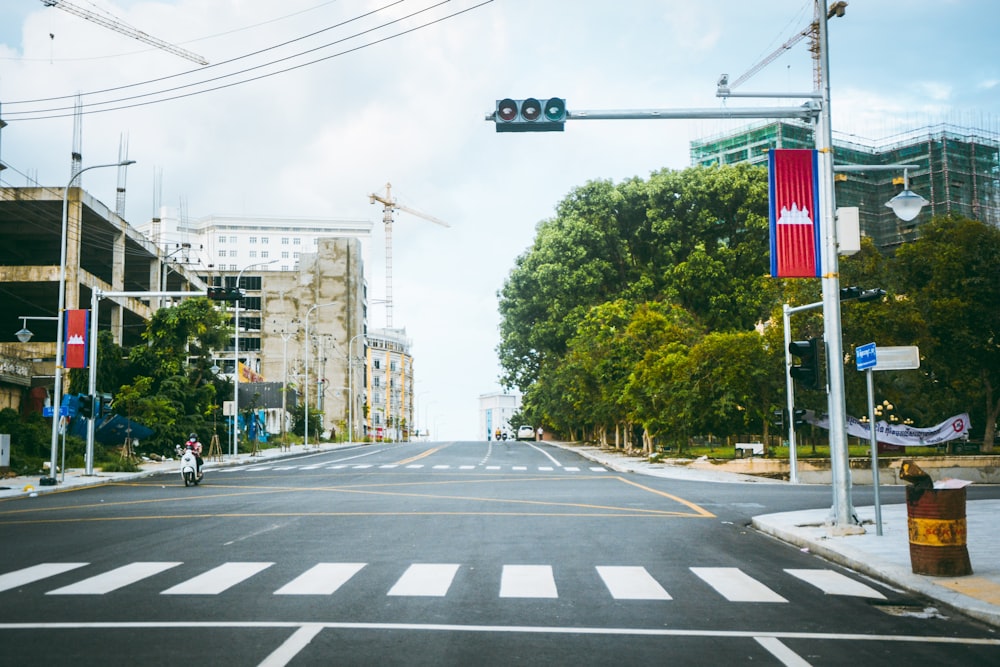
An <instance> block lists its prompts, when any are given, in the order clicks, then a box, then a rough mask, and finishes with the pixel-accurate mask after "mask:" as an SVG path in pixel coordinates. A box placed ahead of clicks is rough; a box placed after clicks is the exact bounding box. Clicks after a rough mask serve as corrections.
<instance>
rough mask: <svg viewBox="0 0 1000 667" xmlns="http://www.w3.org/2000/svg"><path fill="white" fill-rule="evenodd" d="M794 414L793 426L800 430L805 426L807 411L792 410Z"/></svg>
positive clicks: (800, 409)
mask: <svg viewBox="0 0 1000 667" xmlns="http://www.w3.org/2000/svg"><path fill="white" fill-rule="evenodd" d="M792 413H793V416H792V424H793V425H794V426H795V428H799V427H800V426H805V424H806V411H805V410H803V409H802V408H795V409H794V410H792Z"/></svg>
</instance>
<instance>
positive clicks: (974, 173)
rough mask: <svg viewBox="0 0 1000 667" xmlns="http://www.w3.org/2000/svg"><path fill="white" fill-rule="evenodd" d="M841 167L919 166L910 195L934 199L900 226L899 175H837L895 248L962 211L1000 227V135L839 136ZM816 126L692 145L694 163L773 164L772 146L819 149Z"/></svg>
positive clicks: (945, 130)
mask: <svg viewBox="0 0 1000 667" xmlns="http://www.w3.org/2000/svg"><path fill="white" fill-rule="evenodd" d="M833 146H834V165H835V167H836V166H839V165H859V166H886V165H892V164H915V165H917V168H915V169H909V170H908V173H907V175H908V177H909V184H910V189H911V190H913V191H915V192H917V193H918V194H920V195H921V196H923V197H925V198H926V199H927V200H929V201H930V204H929V205H928V206H926V207H925V208H924V210H923V211H922V212H921V213H920V215H918V216H917V217H916V218H915V219H914V220H911V221H909V222H903V221H901V220H899V219H898V218H897V217H896V216H895V215H894V214H893V212H892V210H891V209H889V208H887V207H886V206H885V203H886V202H887V201H889V200H890V199H891V198H892V197H894V196H895V195H896V194H898V193H899V191H900V190H902V187H903V185H902V184H903V173H902V170H899V171H881V170H880V171H867V172H866V171H858V172H855V171H852V172H841V173H837V174H836V176H835V179H836V202H837V206H857V207H858V208H859V210H860V215H861V232H862V234H864V235H866V236H870V237H871V238H872V239H873V241H874V242H875V244H876V245H877V246H878V247H880V248H884V249H889V248H892V247H894V246H897V245H899V244H900V243H905V242H907V241H910V240H913V239H914V238H916V234H917V230H918V229H919V227H920V225H921V224H922V223H924V222H926V221H927V220H929V219H930V218H931V217H933V216H936V215H943V214H948V213H954V214H958V215H963V216H966V217H969V218H973V219H976V220H981V221H983V222H986V223H989V224H992V225H1000V134H998V133H996V132H991V131H987V130H980V129H971V128H962V127H957V126H954V125H946V124H941V125H934V126H931V127H924V128H920V129H917V130H913V131H911V132H907V133H905V134H900V135H895V136H892V137H888V138H885V139H882V140H879V141H874V142H863V141H859V140H857V139H856V138H854V139H852V140H850V141H848V140H845V139H843V138H839V137H837V135H834V141H833ZM814 147H815V144H814V141H813V131H812V127H811V126H809V125H806V124H802V123H796V122H791V121H788V122H772V123H767V124H764V125H759V126H754V127H751V128H747V129H744V130H741V131H738V132H733V133H729V134H726V135H724V136H719V137H713V138H709V139H703V140H698V141H693V142H691V163H692V164H693V165H705V166H707V165H715V164H735V163H739V162H747V163H750V164H766V162H767V151H768V150H770V149H772V148H814Z"/></svg>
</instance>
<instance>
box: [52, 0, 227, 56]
mask: <svg viewBox="0 0 1000 667" xmlns="http://www.w3.org/2000/svg"><path fill="white" fill-rule="evenodd" d="M42 4H43V5H45V6H46V7H56V8H57V9H61V10H63V11H64V12H69V13H70V14H75V15H76V16H79V17H80V18H84V19H87V20H88V21H92V22H94V23H96V24H98V25H102V26H104V27H105V28H110V29H112V30H114V31H115V32H120V33H121V34H123V35H127V36H128V37H131V38H133V39H137V40H139V41H140V42H145V43H146V44H149V45H151V46H155V47H156V48H158V49H163V50H164V51H166V52H167V53H172V54H174V55H175V56H180V57H181V58H186V59H187V60H190V61H192V62H196V63H198V64H199V65H207V64H208V61H207V60H205V59H204V58H202V57H201V56H199V55H198V54H197V53H191V52H190V51H188V50H186V49H182V48H180V47H179V46H174V45H173V44H169V43H167V42H164V41H163V40H162V39H157V38H156V37H153V36H151V35H147V34H146V33H144V32H143V31H141V30H136V29H135V28H133V27H132V26H130V25H128V24H126V23H124V22H122V21H118V20H116V19H113V18H109V17H107V16H102V15H100V14H97V13H95V12H92V11H90V10H89V9H84V8H82V7H77V6H76V5H74V4H72V3H69V2H66V0H42Z"/></svg>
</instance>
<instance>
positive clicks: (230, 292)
mask: <svg viewBox="0 0 1000 667" xmlns="http://www.w3.org/2000/svg"><path fill="white" fill-rule="evenodd" d="M245 294H246V292H245V291H244V290H242V289H238V288H235V287H209V288H208V293H207V296H208V298H209V299H211V300H212V301H239V300H240V299H242V298H243V296H244V295H245Z"/></svg>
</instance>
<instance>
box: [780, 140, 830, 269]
mask: <svg viewBox="0 0 1000 667" xmlns="http://www.w3.org/2000/svg"><path fill="white" fill-rule="evenodd" d="M767 166H768V176H767V185H768V195H769V197H768V215H769V218H770V228H771V275H772V276H773V277H775V278H818V277H819V276H821V275H822V271H821V266H820V265H821V257H822V253H821V249H820V240H821V239H820V229H819V168H818V160H817V152H816V151H815V150H808V149H775V150H771V151H769V152H768V158H767Z"/></svg>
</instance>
